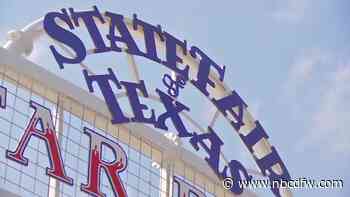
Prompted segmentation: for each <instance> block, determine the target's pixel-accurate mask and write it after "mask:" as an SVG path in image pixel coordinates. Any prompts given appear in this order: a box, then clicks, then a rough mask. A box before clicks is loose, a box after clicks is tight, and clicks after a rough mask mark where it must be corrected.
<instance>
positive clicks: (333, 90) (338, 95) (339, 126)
mask: <svg viewBox="0 0 350 197" xmlns="http://www.w3.org/2000/svg"><path fill="white" fill-rule="evenodd" d="M330 83H331V84H330V86H329V88H328V89H326V90H325V92H324V94H323V95H322V97H321V102H320V106H319V109H318V110H317V111H316V112H315V113H314V115H313V117H312V122H313V124H312V128H310V131H309V132H308V135H307V136H306V139H307V142H304V144H305V143H311V144H314V143H317V144H320V145H322V146H323V147H324V148H325V149H326V150H327V151H328V152H329V153H336V154H338V156H339V154H341V155H344V156H350V143H349V142H350V131H349V128H350V127H349V124H350V85H349V84H350V64H347V65H345V66H340V67H339V68H338V70H337V71H336V72H335V73H334V74H333V75H332V77H331V80H330Z"/></svg>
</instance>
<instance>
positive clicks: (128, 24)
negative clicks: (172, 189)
mask: <svg viewBox="0 0 350 197" xmlns="http://www.w3.org/2000/svg"><path fill="white" fill-rule="evenodd" d="M99 24H105V25H108V27H109V32H108V34H107V35H102V33H101V32H100V31H99V27H98V25H99ZM81 26H85V28H86V29H87V31H88V33H89V35H90V38H91V41H92V43H93V44H94V49H93V50H92V51H89V50H87V48H86V47H85V46H86V43H84V42H83V41H82V40H81V39H80V38H79V35H76V34H74V33H73V32H72V30H74V29H76V28H78V27H81ZM43 28H44V30H45V32H46V33H47V34H48V35H49V36H50V37H51V38H52V39H54V40H55V41H58V42H59V43H61V44H63V45H65V46H66V47H68V48H70V49H71V50H72V51H73V52H74V57H67V56H65V55H64V54H62V53H60V52H59V50H57V48H56V47H57V46H56V45H55V44H54V45H51V46H50V51H51V53H52V55H53V57H54V59H55V61H56V62H57V64H58V66H59V68H60V69H62V70H64V68H65V67H66V66H71V65H69V64H77V63H81V62H82V61H83V60H84V59H85V58H86V56H87V55H93V54H97V53H110V52H117V53H119V52H126V53H128V54H131V55H135V56H140V57H144V58H147V59H148V60H151V61H153V62H155V63H157V64H161V65H163V66H165V67H166V68H168V69H170V70H171V71H173V72H174V73H175V77H174V76H170V75H167V74H165V75H164V76H163V78H162V81H163V84H162V85H165V86H166V87H167V91H162V90H161V89H160V88H156V89H154V90H150V89H149V88H147V81H143V80H139V81H138V82H131V81H122V80H119V78H118V73H117V72H116V71H115V70H113V69H112V68H109V69H108V70H106V72H105V73H102V74H92V73H90V72H89V71H88V70H86V69H84V70H83V71H82V75H83V76H84V79H85V82H86V85H87V87H88V89H89V91H90V92H91V93H93V92H95V91H98V90H97V88H96V87H98V88H99V90H100V91H101V93H102V95H103V97H104V100H105V102H106V105H107V107H108V109H109V112H110V114H111V117H112V119H111V122H112V124H121V123H140V124H149V125H152V126H153V127H155V128H158V129H162V130H168V127H169V125H168V124H169V123H172V124H173V125H174V127H175V129H176V131H177V135H178V137H179V138H182V139H186V140H188V142H189V143H190V144H191V145H192V147H193V150H194V151H199V150H204V151H205V153H206V154H207V155H206V156H205V158H204V159H205V161H206V162H207V164H208V165H209V166H210V168H211V169H212V170H213V172H214V173H215V174H216V175H217V177H218V178H219V179H220V180H224V179H225V178H228V177H229V178H232V179H233V180H234V181H233V185H232V187H231V188H230V190H231V192H233V193H234V194H241V193H242V192H243V188H241V187H240V185H239V181H240V180H251V179H252V175H251V174H249V173H248V171H247V170H246V168H245V167H244V166H243V165H242V164H241V163H240V162H239V161H237V160H234V159H232V160H230V161H229V162H228V164H227V165H226V166H224V168H223V169H220V167H219V164H220V152H221V150H222V147H223V146H224V143H223V139H220V137H219V136H218V135H217V133H216V131H215V130H214V129H213V128H212V127H211V126H210V125H209V124H208V125H205V127H207V128H208V131H209V132H207V133H198V132H197V131H193V130H188V129H187V128H186V125H185V124H184V121H183V119H182V116H181V115H180V113H181V112H184V111H190V110H191V106H189V105H187V104H186V102H180V101H178V100H177V99H176V98H177V97H178V95H179V94H180V93H181V89H182V88H184V87H185V86H190V85H192V86H193V87H194V88H196V89H198V90H199V91H200V92H201V94H202V95H203V96H204V97H206V98H207V99H209V100H210V101H211V102H212V103H213V105H214V106H215V107H216V108H217V110H218V111H219V112H220V113H222V115H223V116H224V117H225V118H226V119H227V120H228V121H229V123H230V125H231V126H232V132H233V131H236V132H237V133H238V134H239V137H240V138H241V140H242V142H243V143H244V144H245V146H246V147H247V148H248V150H249V151H250V153H251V154H252V156H253V158H254V160H255V162H256V164H257V165H258V167H259V169H260V171H261V173H262V174H263V175H264V176H267V177H269V180H270V181H276V180H284V181H288V180H290V179H291V177H290V175H289V173H288V170H287V168H286V166H285V165H284V163H283V161H282V159H281V158H280V156H279V154H278V153H277V150H276V148H275V147H273V146H271V145H270V144H269V142H268V138H269V137H268V135H267V133H266V132H265V130H264V128H263V127H262V126H261V125H260V123H259V121H257V120H254V119H253V117H252V116H251V115H250V113H249V112H248V111H247V107H248V105H247V104H246V103H245V102H244V101H243V99H242V98H241V97H240V96H239V94H238V93H237V92H236V91H228V90H227V87H225V85H224V80H225V71H226V67H225V66H221V65H219V64H217V63H216V62H215V61H214V60H213V59H212V58H210V57H209V56H208V55H207V54H205V53H204V52H203V51H202V50H201V49H200V48H199V47H197V46H188V43H187V42H186V41H182V40H179V39H177V38H176V37H175V36H173V35H172V34H170V33H168V32H166V31H164V30H162V28H161V27H160V26H154V25H151V24H149V23H147V22H145V21H142V20H141V19H139V18H137V16H136V15H134V16H133V19H132V20H130V19H127V18H124V17H123V16H122V15H119V14H116V13H113V12H108V11H107V12H105V13H103V14H102V13H100V11H99V10H98V9H97V7H95V6H94V7H93V9H92V10H88V11H76V10H74V9H72V8H69V9H68V10H67V9H62V10H60V11H57V12H49V13H47V14H46V15H45V17H44V21H43ZM136 35H138V36H141V37H143V38H144V45H145V50H141V47H139V46H138V44H137V42H136V41H135V38H134V36H136ZM105 40H108V41H107V42H105ZM124 46H126V47H124ZM158 46H163V47H164V51H165V58H164V59H162V58H161V57H159V51H157V48H158ZM152 69H156V67H152ZM93 84H97V86H93ZM94 87H95V88H94ZM112 87H117V89H118V91H124V92H126V96H127V97H128V99H129V103H130V107H131V109H132V112H133V116H131V117H130V116H127V115H126V114H125V113H124V111H123V110H122V108H121V106H120V103H119V102H118V98H117V97H116V93H117V92H115V90H114V88H112ZM151 91H154V92H155V94H156V96H157V98H159V101H160V102H161V103H162V105H163V106H164V109H165V111H156V110H155V109H152V108H150V107H149V106H147V105H146V104H145V103H142V102H141V100H140V96H142V97H144V98H149V95H150V92H151ZM31 107H32V108H33V109H35V114H34V115H33V117H32V120H31V121H32V122H31V124H29V126H28V128H27V130H26V132H25V134H24V135H23V136H22V139H21V141H20V143H19V145H18V147H17V149H16V150H14V151H8V152H7V157H8V158H10V159H12V160H15V161H18V162H20V163H21V162H22V164H24V165H25V164H26V162H28V161H27V159H26V158H23V150H24V148H25V144H26V143H27V141H28V140H29V139H30V137H31V136H32V135H34V136H37V137H39V138H41V139H44V140H45V141H46V142H47V143H46V144H47V146H48V149H49V150H50V151H49V157H50V159H51V160H52V161H51V168H50V169H49V168H48V175H50V176H53V177H55V178H57V179H59V180H61V181H63V182H66V183H69V184H72V182H73V180H72V179H71V178H70V177H67V175H66V174H65V171H64V167H63V164H62V162H61V157H60V152H59V147H58V144H57V140H55V139H54V136H52V132H51V131H52V129H53V128H52V127H53V126H52V124H51V122H52V120H51V119H50V112H49V110H47V109H45V108H44V107H42V106H40V105H38V104H36V103H34V102H33V103H31ZM145 114H150V115H149V116H147V115H145ZM38 121H40V122H41V125H42V126H41V127H42V130H43V131H44V132H41V131H38V130H37V129H36V126H35V125H37V123H38ZM84 131H85V134H86V135H88V136H89V137H90V149H91V151H90V163H89V177H88V182H87V183H86V184H82V185H81V190H83V191H85V192H87V193H89V194H92V195H94V196H103V194H102V193H101V192H100V190H99V178H98V176H99V175H98V174H99V172H100V170H101V169H104V170H105V171H106V172H107V175H108V176H109V179H110V183H111V185H112V186H113V190H114V192H115V194H116V196H127V194H126V192H125V190H124V188H123V184H122V182H121V180H120V178H119V176H118V173H119V172H121V171H123V170H124V169H125V168H126V166H127V161H126V160H127V158H126V155H125V153H123V150H122V148H121V147H120V146H119V145H118V144H117V143H115V142H113V141H111V140H109V139H106V138H105V137H103V136H100V135H98V134H97V133H95V132H94V131H92V130H91V129H89V128H85V129H84ZM102 145H105V146H108V147H109V148H111V149H112V150H114V153H115V161H114V162H106V161H104V160H102V159H101V158H100V156H99V155H100V153H101V151H102V149H101V146H102ZM284 189H285V188H284ZM271 191H272V192H273V194H274V195H275V196H286V195H287V193H288V191H287V190H283V189H282V188H271Z"/></svg>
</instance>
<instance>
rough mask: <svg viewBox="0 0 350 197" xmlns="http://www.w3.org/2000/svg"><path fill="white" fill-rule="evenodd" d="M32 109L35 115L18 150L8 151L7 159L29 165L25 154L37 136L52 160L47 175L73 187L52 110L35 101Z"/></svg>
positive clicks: (31, 104)
mask: <svg viewBox="0 0 350 197" xmlns="http://www.w3.org/2000/svg"><path fill="white" fill-rule="evenodd" d="M30 107H32V108H33V109H34V114H33V116H32V118H31V120H30V122H29V124H28V126H27V128H26V130H25V132H24V134H23V136H22V138H21V140H20V141H19V144H18V146H17V148H16V150H15V151H9V150H6V157H7V158H9V159H11V160H13V161H16V162H18V163H20V164H23V165H28V159H27V158H25V157H24V156H23V153H24V151H25V149H26V147H27V145H28V142H29V140H30V139H31V137H32V136H36V137H38V138H39V139H41V140H44V141H45V142H46V147H47V150H48V154H49V159H50V168H47V169H46V173H47V174H48V175H49V176H52V177H54V178H56V179H58V180H60V181H63V182H66V183H68V184H71V185H72V184H73V179H72V178H70V177H68V176H67V175H66V172H65V171H64V168H63V162H62V157H61V152H60V147H59V145H58V141H57V138H56V134H55V128H54V125H53V121H52V115H51V111H50V109H48V108H45V107H44V106H41V105H39V104H38V103H35V102H33V101H30ZM38 123H39V125H38ZM38 128H41V129H38Z"/></svg>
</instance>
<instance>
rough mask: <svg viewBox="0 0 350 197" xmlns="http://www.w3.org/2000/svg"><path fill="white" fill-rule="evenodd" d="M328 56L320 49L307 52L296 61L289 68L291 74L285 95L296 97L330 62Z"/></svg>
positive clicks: (286, 84)
mask: <svg viewBox="0 0 350 197" xmlns="http://www.w3.org/2000/svg"><path fill="white" fill-rule="evenodd" d="M328 59H329V58H328V55H327V54H325V53H324V52H321V50H319V49H312V50H305V51H303V53H302V55H300V56H299V57H298V58H296V59H295V60H294V62H293V63H292V65H291V66H290V68H289V74H288V77H287V81H286V83H285V87H284V90H285V95H287V96H288V97H296V96H297V95H298V94H299V93H300V91H302V90H304V87H305V85H306V83H307V82H308V81H310V80H311V79H312V78H313V77H314V76H313V75H314V74H315V70H318V69H319V68H320V65H322V64H323V63H324V62H328V61H329V60H328Z"/></svg>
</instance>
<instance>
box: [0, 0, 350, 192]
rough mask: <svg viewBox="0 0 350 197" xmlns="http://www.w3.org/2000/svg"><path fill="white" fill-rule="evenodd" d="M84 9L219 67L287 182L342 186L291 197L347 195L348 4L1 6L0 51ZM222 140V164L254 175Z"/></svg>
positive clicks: (273, 0)
mask: <svg viewBox="0 0 350 197" xmlns="http://www.w3.org/2000/svg"><path fill="white" fill-rule="evenodd" d="M93 5H97V6H98V8H99V10H100V11H106V10H108V11H111V12H116V13H120V14H123V15H125V16H128V17H131V16H132V14H133V13H136V14H137V15H138V16H139V18H141V19H143V20H145V21H147V22H149V23H151V24H161V25H162V27H163V29H165V30H166V31H168V32H170V33H172V34H173V35H175V36H177V37H178V38H180V39H186V40H187V41H188V42H189V44H190V45H196V46H198V47H199V48H201V49H203V50H204V51H205V52H206V53H207V54H208V55H209V56H210V57H212V58H213V59H214V60H215V61H216V62H217V63H219V64H223V65H226V66H227V73H226V76H225V78H226V79H225V81H226V84H227V85H228V86H229V87H230V88H232V89H235V90H237V91H238V92H239V94H240V95H241V96H242V97H243V98H244V100H245V101H246V102H247V104H248V105H249V109H250V110H251V111H252V112H253V114H254V116H255V117H256V118H257V119H259V120H260V122H261V123H262V125H263V127H264V128H265V130H266V131H267V133H268V135H269V136H270V141H271V143H272V144H273V145H274V146H276V147H277V150H278V152H279V153H280V155H281V157H282V159H283V160H284V161H285V164H286V166H287V168H288V169H289V172H290V174H291V175H292V177H294V178H297V177H309V178H317V179H321V178H323V179H337V178H342V179H344V181H345V188H343V189H342V190H340V189H329V190H317V189H308V190H298V191H296V192H295V196H310V195H312V196H339V197H340V196H343V197H345V196H349V195H350V189H349V185H348V181H350V165H349V164H350V134H349V133H348V126H347V124H348V123H350V104H349V100H350V86H349V85H348V84H350V58H349V55H350V45H349V43H350V36H349V35H350V21H349V16H350V14H349V8H350V2H349V1H346V0H343V1H341V0H338V1H336V0H334V1H326V0H317V1H316V0H285V1H278V0H265V1H264V2H263V1H232V0H231V1H229V0H226V1H221V2H218V1H206V2H204V1H199V0H193V1H183V0H178V1H168V2H164V1H147V2H146V1H133V0H128V1H82V0H79V1H43V0H38V1H19V0H2V1H1V2H0V13H1V14H0V16H1V17H0V24H1V25H0V43H1V44H3V43H4V42H5V38H6V32H8V31H9V30H12V29H20V28H22V27H24V26H25V25H27V24H28V23H30V22H32V21H33V20H35V19H37V18H39V17H41V16H44V15H45V14H46V13H47V12H48V11H57V10H59V9H61V8H68V7H73V8H76V9H90V8H91V7H92V6H93ZM39 51H40V50H39ZM41 52H43V53H46V54H47V53H49V51H48V49H47V51H46V49H43V48H41ZM32 58H33V59H35V58H37V57H32ZM37 59H40V58H37ZM51 69H53V68H51ZM55 69H56V68H55ZM68 77H69V76H68ZM195 107H197V108H199V109H203V108H201V106H200V105H198V106H195ZM234 137H236V138H237V136H234ZM231 138H232V136H231ZM225 140H229V142H226V144H228V146H227V147H228V149H231V148H235V149H237V151H234V152H232V151H227V154H228V155H229V157H230V158H235V159H239V160H242V162H243V163H245V162H246V163H247V165H248V166H249V167H252V168H256V167H255V166H254V164H252V162H251V161H250V160H251V158H250V156H249V155H247V154H245V153H244V154H240V153H241V152H242V151H245V150H243V148H242V147H239V146H241V144H239V145H238V146H237V144H234V143H232V142H231V139H229V138H227V137H226V136H225ZM233 141H234V142H236V141H237V139H234V140H233ZM237 143H239V142H237ZM241 149H242V150H241ZM266 195H267V196H270V195H271V193H268V194H266Z"/></svg>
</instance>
